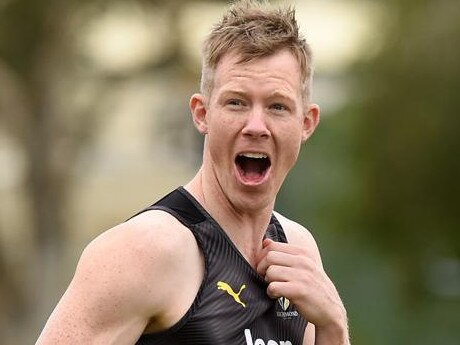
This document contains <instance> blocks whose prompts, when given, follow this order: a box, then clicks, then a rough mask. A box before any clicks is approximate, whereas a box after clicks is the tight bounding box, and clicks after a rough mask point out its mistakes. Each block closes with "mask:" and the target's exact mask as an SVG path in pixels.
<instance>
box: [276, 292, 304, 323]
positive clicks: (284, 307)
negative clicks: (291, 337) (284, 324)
mask: <svg viewBox="0 0 460 345" xmlns="http://www.w3.org/2000/svg"><path fill="white" fill-rule="evenodd" d="M278 304H279V306H280V307H281V310H278V311H277V312H276V316H278V317H281V318H283V319H291V318H293V317H297V316H299V313H298V312H297V310H292V308H289V307H292V306H291V302H290V301H289V300H288V299H287V298H286V297H280V298H278ZM289 309H291V310H289Z"/></svg>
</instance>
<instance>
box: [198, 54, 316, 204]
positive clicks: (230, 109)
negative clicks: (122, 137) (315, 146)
mask: <svg viewBox="0 0 460 345" xmlns="http://www.w3.org/2000/svg"><path fill="white" fill-rule="evenodd" d="M237 62H238V55H234V54H228V55H225V56H224V57H223V58H222V60H221V61H220V62H219V64H218V66H217V69H216V71H215V76H214V85H213V89H212V91H211V94H210V96H209V99H207V100H205V99H204V97H203V96H197V95H196V96H194V97H195V99H194V97H192V100H191V107H192V112H193V114H194V120H195V123H196V125H197V127H198V129H199V130H200V131H201V132H202V133H205V134H206V141H205V148H204V150H205V152H204V161H203V165H204V169H205V172H206V173H207V174H211V175H212V176H209V177H211V178H212V179H213V181H214V182H215V184H216V188H220V189H221V191H222V192H223V193H224V195H225V196H226V199H227V200H229V201H230V203H231V204H232V206H233V207H235V208H237V209H245V210H249V209H254V210H256V209H259V208H260V207H267V206H273V202H274V200H275V197H276V194H277V193H278V190H279V188H280V187H281V184H282V183H283V181H284V179H285V177H286V175H287V173H288V172H289V170H290V169H291V168H292V166H293V165H294V163H295V161H296V160H297V157H298V154H299V149H300V145H301V143H302V141H305V140H306V139H307V138H308V137H309V136H310V135H311V133H312V132H313V130H314V129H315V127H316V125H317V123H318V119H319V109H318V107H317V106H316V105H314V104H311V105H306V104H304V102H303V101H302V86H301V80H300V75H301V73H300V67H299V63H298V62H297V60H296V58H295V57H294V56H293V55H292V54H291V53H290V52H289V51H288V50H282V51H280V52H277V53H275V54H273V55H271V56H268V57H263V58H259V59H255V60H252V61H250V62H247V63H237Z"/></svg>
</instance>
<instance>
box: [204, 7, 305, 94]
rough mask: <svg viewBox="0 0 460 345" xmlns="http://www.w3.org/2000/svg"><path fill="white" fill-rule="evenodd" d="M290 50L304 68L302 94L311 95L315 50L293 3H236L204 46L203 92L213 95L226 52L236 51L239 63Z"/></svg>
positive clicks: (210, 34)
mask: <svg viewBox="0 0 460 345" xmlns="http://www.w3.org/2000/svg"><path fill="white" fill-rule="evenodd" d="M282 49H288V50H290V51H291V53H292V54H293V55H294V57H296V59H297V61H298V62H299V65H300V70H301V82H302V84H303V85H302V86H303V87H302V94H303V98H304V100H306V101H308V100H309V98H310V89H311V84H312V78H313V66H312V53H311V49H310V46H309V45H308V43H307V42H306V40H305V38H304V37H303V36H302V34H301V33H300V30H299V26H298V24H297V21H296V18H295V9H294V8H293V7H292V6H287V7H279V8H274V7H270V6H268V3H267V1H260V2H259V1H255V0H239V1H236V2H234V3H233V4H232V5H231V6H230V8H229V9H228V11H227V12H226V13H225V14H224V15H223V17H222V19H221V21H220V22H219V23H217V24H216V25H215V26H214V27H213V28H212V30H211V32H210V33H209V35H208V36H207V37H206V39H205V41H204V44H203V48H202V58H203V61H202V71H201V85H200V88H201V92H202V93H203V94H205V95H210V94H211V91H212V88H213V86H214V85H213V84H214V74H215V71H216V68H217V65H218V63H219V61H220V60H221V59H222V57H223V56H224V55H225V54H228V53H236V54H237V55H238V56H240V60H239V61H238V63H244V62H249V61H251V60H253V59H257V58H262V57H266V56H270V55H272V54H275V53H277V52H278V51H280V50H282Z"/></svg>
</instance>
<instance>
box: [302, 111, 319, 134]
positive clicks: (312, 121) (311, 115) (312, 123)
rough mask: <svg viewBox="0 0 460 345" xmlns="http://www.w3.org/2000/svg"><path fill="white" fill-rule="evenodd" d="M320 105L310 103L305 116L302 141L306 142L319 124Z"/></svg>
mask: <svg viewBox="0 0 460 345" xmlns="http://www.w3.org/2000/svg"><path fill="white" fill-rule="evenodd" d="M319 113H320V109H319V105H318V104H315V103H310V104H309V105H308V107H307V109H306V110H305V114H304V118H303V130H302V142H306V141H307V139H308V138H310V136H311V135H312V134H313V132H314V131H315V129H316V127H317V126H318V124H319Z"/></svg>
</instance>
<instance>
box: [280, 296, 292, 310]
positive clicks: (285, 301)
mask: <svg viewBox="0 0 460 345" xmlns="http://www.w3.org/2000/svg"><path fill="white" fill-rule="evenodd" d="M278 303H279V305H280V306H281V308H282V309H283V310H284V311H286V310H288V308H289V304H290V302H289V300H288V299H287V298H286V297H280V298H278Z"/></svg>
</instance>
